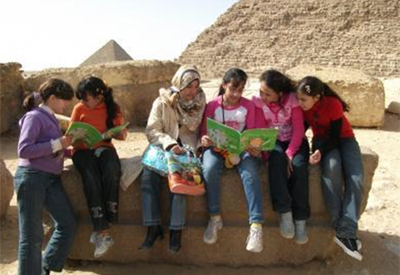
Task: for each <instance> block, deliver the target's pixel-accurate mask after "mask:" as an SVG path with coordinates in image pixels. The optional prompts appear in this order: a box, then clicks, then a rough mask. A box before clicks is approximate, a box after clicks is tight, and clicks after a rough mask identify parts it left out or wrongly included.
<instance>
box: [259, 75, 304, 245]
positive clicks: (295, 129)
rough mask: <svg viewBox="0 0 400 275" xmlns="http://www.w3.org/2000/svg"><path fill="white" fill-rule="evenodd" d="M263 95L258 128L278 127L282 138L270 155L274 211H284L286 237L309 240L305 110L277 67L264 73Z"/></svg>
mask: <svg viewBox="0 0 400 275" xmlns="http://www.w3.org/2000/svg"><path fill="white" fill-rule="evenodd" d="M260 82H261V83H260V96H254V97H253V102H254V103H255V107H256V108H255V115H256V122H257V128H277V129H278V131H279V132H278V139H277V142H276V145H275V148H274V150H272V151H271V152H270V154H269V157H268V162H269V165H268V175H269V184H270V194H271V200H272V206H273V209H274V211H277V212H278V213H279V215H280V232H281V235H282V236H283V237H284V238H287V239H291V238H293V237H295V241H296V243H298V244H304V243H306V242H307V241H308V237H307V232H306V220H307V219H308V218H309V217H310V207H309V204H308V156H309V145H308V142H307V139H306V138H305V136H304V122H303V113H302V110H301V108H300V106H299V104H298V102H297V98H296V94H295V87H294V86H293V84H292V83H293V82H292V81H291V80H290V79H289V78H288V77H287V76H285V75H283V74H282V73H280V72H278V71H276V70H267V71H265V72H264V73H263V74H262V75H261V76H260Z"/></svg>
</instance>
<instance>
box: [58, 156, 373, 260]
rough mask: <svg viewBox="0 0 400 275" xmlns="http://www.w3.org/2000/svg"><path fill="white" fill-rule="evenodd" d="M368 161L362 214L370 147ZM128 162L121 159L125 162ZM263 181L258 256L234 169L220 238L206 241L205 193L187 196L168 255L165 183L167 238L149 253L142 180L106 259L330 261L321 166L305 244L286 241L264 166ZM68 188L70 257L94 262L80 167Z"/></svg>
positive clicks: (69, 176)
mask: <svg viewBox="0 0 400 275" xmlns="http://www.w3.org/2000/svg"><path fill="white" fill-rule="evenodd" d="M361 151H362V158H363V163H364V171H365V177H364V188H363V201H362V205H361V213H362V212H363V211H364V209H365V207H366V204H367V201H368V193H369V191H370V189H371V185H372V178H373V175H374V172H375V169H376V167H377V166H378V156H377V155H376V154H375V153H374V152H372V151H371V150H369V149H368V148H361ZM124 161H127V160H124V159H123V160H122V162H124ZM260 174H261V179H262V182H263V200H264V202H263V208H264V213H265V221H266V222H265V225H264V250H263V252H262V253H259V254H254V253H250V252H247V251H246V249H245V247H246V244H245V243H246V238H247V235H248V230H249V225H248V214H247V209H246V199H245V195H244V191H243V185H242V184H241V181H240V177H239V176H238V174H237V172H236V171H235V169H230V170H228V171H226V172H224V173H223V177H222V186H221V188H222V189H221V194H222V201H221V205H222V209H221V211H222V213H221V215H222V218H223V221H224V228H223V229H222V230H221V231H220V233H219V237H218V242H217V243H216V244H214V245H208V244H205V243H204V242H203V233H204V230H205V228H206V225H207V220H208V216H207V213H206V206H205V196H200V197H188V199H187V203H186V210H187V211H186V218H187V226H186V229H185V230H184V231H183V237H182V238H183V239H182V242H183V246H182V251H181V252H180V253H178V254H177V255H172V254H170V253H168V238H167V237H168V234H167V231H168V230H167V228H168V213H169V197H168V194H167V192H166V191H167V189H166V188H167V183H166V184H165V187H164V188H163V190H162V191H163V192H162V199H161V209H162V219H163V221H164V228H165V229H166V230H165V231H166V238H165V239H164V241H162V242H161V243H159V242H157V243H156V244H155V247H154V248H153V249H151V250H149V251H145V252H143V251H139V250H138V247H139V245H140V244H141V242H142V241H143V240H144V237H145V235H146V228H145V227H144V226H142V206H141V196H140V188H139V179H137V180H136V181H135V182H133V183H132V184H131V186H130V187H129V188H128V189H127V191H122V190H120V194H119V211H120V212H119V223H118V224H116V225H114V226H113V227H112V228H111V231H110V233H111V235H112V236H113V238H114V240H115V242H116V244H115V245H114V247H112V248H111V249H110V251H109V252H108V253H107V254H106V255H105V256H104V258H102V260H104V261H112V262H123V263H127V262H137V261H145V262H160V263H166V262H167V263H178V264H195V265H209V264H219V265H228V266H244V265H246V266H271V265H277V264H302V263H306V262H309V261H311V260H313V259H315V258H318V259H326V258H327V257H329V255H331V254H332V252H333V251H334V249H335V244H334V242H333V235H334V233H333V230H332V229H331V227H330V218H329V216H328V214H327V212H326V209H325V204H324V200H323V197H322V191H321V186H320V178H319V176H320V171H319V168H318V166H310V168H309V174H310V178H309V186H310V193H309V196H310V208H311V219H310V220H309V222H308V233H309V238H310V241H309V243H307V244H306V245H304V246H301V245H297V244H295V243H294V241H293V240H286V239H284V238H282V237H281V236H280V234H279V226H278V216H277V214H276V213H275V212H273V210H272V206H271V201H270V196H269V191H268V190H269V188H268V185H267V182H268V181H267V173H266V169H265V167H264V168H262V170H261V171H260ZM62 180H63V184H64V188H65V190H66V192H67V194H68V197H69V198H70V200H71V204H72V206H73V208H74V212H75V216H76V218H77V220H78V230H77V235H76V237H75V241H74V244H73V247H72V250H71V252H70V258H72V259H81V260H94V258H93V251H94V246H93V245H90V244H89V237H90V234H91V232H92V226H91V222H90V217H89V212H88V207H87V205H86V201H85V197H84V194H83V187H82V183H81V179H80V176H79V173H78V172H77V170H76V169H75V168H74V167H73V166H72V165H70V166H67V167H66V170H65V171H64V173H63V175H62Z"/></svg>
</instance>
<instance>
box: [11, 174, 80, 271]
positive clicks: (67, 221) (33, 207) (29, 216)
mask: <svg viewBox="0 0 400 275" xmlns="http://www.w3.org/2000/svg"><path fill="white" fill-rule="evenodd" d="M14 187H15V192H16V194H17V202H18V214H19V251H18V261H19V272H18V274H20V275H22V274H24V275H25V274H29V275H39V274H41V273H42V267H43V268H46V269H48V270H52V271H58V272H60V271H61V270H62V268H63V266H64V263H65V260H66V259H67V256H68V252H69V249H70V247H71V245H72V242H73V240H74V235H75V228H76V223H75V217H74V214H73V211H72V207H71V205H70V203H69V200H68V198H67V196H66V194H65V191H64V189H63V186H62V183H61V178H60V176H58V175H54V174H50V173H46V172H42V171H39V170H35V169H32V168H29V167H21V166H20V167H18V169H17V171H16V173H15V177H14ZM44 208H45V209H46V210H47V211H48V212H49V214H50V216H51V218H52V219H53V221H54V228H55V230H54V232H53V234H52V236H51V239H50V241H49V243H48V244H47V247H46V249H45V251H44V254H43V259H42V250H41V247H42V242H43V226H42V211H43V209H44Z"/></svg>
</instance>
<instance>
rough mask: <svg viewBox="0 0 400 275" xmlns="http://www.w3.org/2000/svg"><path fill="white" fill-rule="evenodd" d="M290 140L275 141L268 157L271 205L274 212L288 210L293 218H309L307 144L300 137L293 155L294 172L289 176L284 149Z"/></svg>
mask: <svg viewBox="0 0 400 275" xmlns="http://www.w3.org/2000/svg"><path fill="white" fill-rule="evenodd" d="M288 146H289V142H282V141H279V140H278V141H277V142H276V145H275V148H274V150H272V151H271V152H270V155H269V158H268V163H269V165H268V175H269V185H270V194H271V201H272V207H273V209H274V211H277V212H279V213H286V212H289V211H291V212H292V213H293V218H294V219H295V220H307V219H308V218H309V217H310V206H309V203H308V158H309V154H310V153H309V151H310V147H309V145H308V141H307V140H305V139H303V141H302V144H301V146H300V148H299V151H298V152H297V153H296V154H295V155H294V156H293V159H292V167H293V171H292V174H291V175H290V177H288V172H287V165H288V158H287V156H286V153H285V151H286V150H287V148H288Z"/></svg>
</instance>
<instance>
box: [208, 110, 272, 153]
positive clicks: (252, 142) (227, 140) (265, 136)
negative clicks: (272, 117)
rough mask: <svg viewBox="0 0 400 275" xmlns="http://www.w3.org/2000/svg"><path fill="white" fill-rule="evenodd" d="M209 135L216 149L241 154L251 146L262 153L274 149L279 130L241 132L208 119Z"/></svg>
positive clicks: (267, 129)
mask: <svg viewBox="0 0 400 275" xmlns="http://www.w3.org/2000/svg"><path fill="white" fill-rule="evenodd" d="M207 134H208V136H209V137H210V139H211V140H212V141H213V143H214V145H215V146H216V147H218V148H220V149H222V150H227V151H228V152H230V153H236V154H240V153H242V152H243V151H244V150H245V149H246V148H247V147H249V146H253V147H257V148H259V149H261V150H262V151H270V150H272V149H274V147H275V143H276V138H277V136H278V130H277V129H274V128H266V129H249V130H245V131H243V132H240V131H238V130H236V129H233V128H232V127H229V126H227V125H224V124H222V123H220V122H218V121H216V120H214V119H211V118H207Z"/></svg>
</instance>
